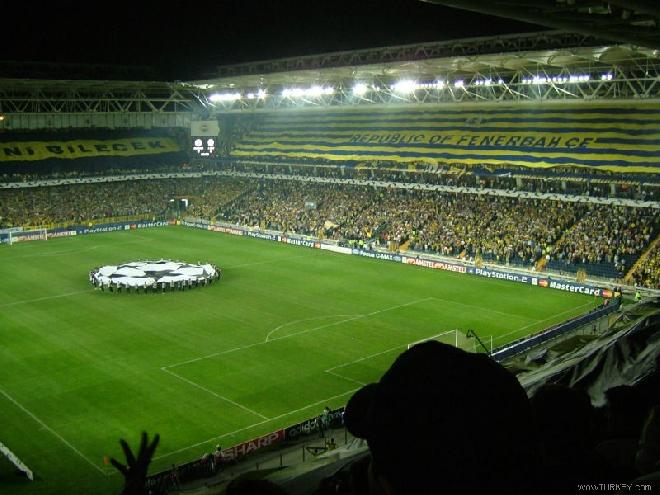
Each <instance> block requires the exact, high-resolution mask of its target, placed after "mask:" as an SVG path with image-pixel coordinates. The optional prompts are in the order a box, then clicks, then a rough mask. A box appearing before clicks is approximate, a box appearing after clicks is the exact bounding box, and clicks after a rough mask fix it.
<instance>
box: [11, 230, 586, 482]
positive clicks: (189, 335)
mask: <svg viewBox="0 0 660 495" xmlns="http://www.w3.org/2000/svg"><path fill="white" fill-rule="evenodd" d="M160 258H166V259H174V260H182V261H189V262H193V263H196V262H198V261H199V262H211V263H214V264H216V265H218V266H219V267H220V268H221V269H222V270H223V278H222V280H221V281H220V282H219V283H217V284H214V285H212V286H209V287H200V288H196V289H193V290H186V291H183V292H179V291H175V292H166V293H158V294H151V293H150V294H143V293H140V294H134V293H131V294H126V293H125V292H124V293H121V294H119V293H109V292H107V291H106V292H101V291H99V290H96V289H93V288H92V287H91V286H90V284H89V281H88V273H89V271H90V270H91V269H92V268H95V267H98V266H101V265H106V264H116V263H121V262H128V261H135V260H140V259H160ZM0 280H1V283H0V442H2V443H4V444H5V445H7V446H8V447H9V448H10V449H11V450H12V451H14V453H16V454H17V455H18V456H19V457H20V458H21V459H22V460H23V461H24V462H25V463H26V464H27V465H28V466H29V467H30V468H31V469H32V470H33V471H34V473H35V477H36V479H35V481H34V482H28V481H23V480H20V479H17V478H16V477H14V476H13V475H11V468H10V467H9V466H8V462H7V461H5V460H4V459H2V460H0V492H2V493H116V492H117V491H118V489H119V487H120V486H121V479H120V476H118V475H117V474H115V472H114V469H113V468H112V467H111V466H108V465H105V464H104V462H103V459H104V456H106V455H107V456H114V457H116V458H117V459H120V460H123V456H122V453H121V448H120V446H119V443H118V439H119V438H126V439H127V440H128V441H129V444H131V445H132V446H135V445H137V443H138V441H139V435H140V432H141V431H142V430H146V431H147V432H149V433H150V434H152V433H154V432H158V433H160V435H161V443H160V446H159V447H158V450H157V451H156V455H155V460H154V462H153V464H152V466H151V471H150V472H157V471H160V470H163V469H166V468H168V467H169V466H171V465H172V464H173V463H182V462H186V461H189V460H192V459H195V458H198V457H201V455H202V454H203V453H204V452H210V451H211V450H213V448H214V447H215V445H216V444H221V445H223V446H230V445H232V444H236V443H239V442H241V441H244V440H248V439H251V438H254V437H257V436H259V435H262V434H265V433H268V432H271V431H273V430H276V429H278V428H281V427H284V426H288V425H290V424H293V423H296V422H299V421H301V420H303V419H306V418H308V417H312V416H315V415H318V414H319V413H320V412H321V410H322V409H323V407H325V406H326V405H328V406H330V407H339V406H341V405H344V404H345V403H346V401H347V400H348V399H349V397H350V396H351V394H352V393H353V392H354V391H355V390H356V389H357V388H359V387H360V386H361V385H362V384H364V383H368V382H371V381H375V380H377V379H378V378H379V377H380V376H381V375H382V373H383V371H385V369H387V367H388V366H389V365H390V364H391V363H392V361H393V360H394V359H395V357H396V356H397V355H398V354H399V353H401V352H402V351H404V350H405V349H406V348H407V346H408V344H410V343H412V342H416V341H419V340H422V339H425V338H428V337H431V336H434V335H437V334H440V333H442V332H446V331H449V330H453V329H461V330H463V331H466V330H467V329H472V330H474V331H475V332H476V333H477V334H478V335H479V336H480V337H481V338H482V339H483V340H484V341H485V342H490V338H491V337H492V339H493V342H494V344H495V346H500V345H502V344H505V343H507V342H509V341H513V340H516V339H518V338H520V337H523V336H525V335H527V334H531V333H535V332H538V331H540V330H542V329H543V328H546V327H548V326H550V325H552V324H554V323H557V322H560V321H563V320H566V319H568V318H570V317H572V316H575V315H578V314H582V313H584V312H586V311H587V310H588V309H590V308H591V307H593V306H594V304H595V303H594V298H593V297H590V296H584V295H578V294H573V293H568V292H562V291H556V290H550V289H543V288H539V287H534V286H531V285H529V286H528V285H523V284H515V283H511V282H506V281H499V280H490V279H485V278H478V277H474V276H468V275H461V274H455V273H450V272H441V271H436V270H429V269H425V268H419V267H414V266H408V265H403V264H397V263H392V262H387V261H379V260H372V259H366V258H362V257H357V256H345V255H341V254H335V253H330V252H328V251H321V250H316V249H309V248H304V247H294V246H289V245H285V244H278V243H273V242H267V241H263V240H258V239H252V238H248V237H235V236H231V235H226V234H216V233H211V232H206V231H202V230H195V229H188V228H184V227H167V228H154V229H144V230H137V231H124V232H116V233H108V234H95V235H88V236H80V237H72V238H66V239H53V240H48V241H46V242H26V243H20V244H16V245H14V246H1V247H0ZM487 420H488V418H486V417H484V422H487Z"/></svg>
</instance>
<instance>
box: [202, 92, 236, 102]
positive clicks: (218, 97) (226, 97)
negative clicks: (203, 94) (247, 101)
mask: <svg viewBox="0 0 660 495" xmlns="http://www.w3.org/2000/svg"><path fill="white" fill-rule="evenodd" d="M240 99H241V94H240V93H213V94H212V95H210V96H209V101H211V102H212V103H218V102H222V101H236V100H240Z"/></svg>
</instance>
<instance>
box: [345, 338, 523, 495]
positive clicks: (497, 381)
mask: <svg viewBox="0 0 660 495" xmlns="http://www.w3.org/2000/svg"><path fill="white" fill-rule="evenodd" d="M344 418H345V421H346V425H347V427H348V429H349V431H350V432H351V433H352V434H353V435H355V436H357V437H359V438H364V439H366V440H367V442H368V444H369V448H370V450H371V454H372V473H373V476H372V479H377V480H379V482H382V483H384V486H385V487H386V488H385V489H384V490H381V491H382V492H384V493H393V494H396V495H401V494H404V493H406V494H407V493H415V494H419V495H421V494H425V493H429V494H430V493H434V494H435V493H440V492H441V491H442V492H446V493H471V492H476V491H483V492H490V491H493V490H497V491H498V492H503V493H524V492H525V491H526V487H527V486H528V484H527V483H528V482H531V480H532V477H533V471H534V470H533V463H532V462H531V459H532V456H531V437H532V435H531V431H532V428H531V425H532V421H531V412H530V406H529V401H528V399H527V396H526V394H525V391H524V390H523V388H522V387H521V386H520V384H519V383H518V381H517V379H516V378H515V377H514V376H513V375H512V374H511V373H509V372H508V371H506V370H505V369H504V368H503V367H502V366H501V365H499V364H498V363H496V362H495V361H493V360H491V359H490V358H489V357H488V356H486V355H482V354H470V353H467V352H464V351H462V350H460V349H457V348H455V347H452V346H449V345H445V344H441V343H439V342H435V341H429V342H425V343H422V344H418V345H416V346H414V347H412V348H410V349H409V350H407V351H406V352H404V353H403V354H401V355H400V356H399V357H398V358H397V359H396V361H395V362H394V364H392V366H391V367H390V369H389V370H388V371H387V372H385V374H384V375H383V377H382V378H381V379H380V381H379V382H377V383H372V384H369V385H366V386H365V387H363V388H362V389H360V390H359V391H358V392H356V393H355V394H354V395H353V397H352V398H351V399H350V401H349V403H348V405H347V407H346V412H345V416H344Z"/></svg>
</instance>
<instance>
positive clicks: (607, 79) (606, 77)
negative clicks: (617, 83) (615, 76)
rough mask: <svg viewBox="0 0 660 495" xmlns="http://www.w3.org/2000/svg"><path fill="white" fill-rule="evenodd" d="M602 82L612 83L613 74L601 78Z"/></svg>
mask: <svg viewBox="0 0 660 495" xmlns="http://www.w3.org/2000/svg"><path fill="white" fill-rule="evenodd" d="M600 79H601V81H611V80H612V74H603V75H602V76H600Z"/></svg>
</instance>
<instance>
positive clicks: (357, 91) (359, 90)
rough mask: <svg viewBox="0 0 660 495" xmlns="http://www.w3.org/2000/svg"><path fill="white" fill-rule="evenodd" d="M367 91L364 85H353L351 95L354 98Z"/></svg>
mask: <svg viewBox="0 0 660 495" xmlns="http://www.w3.org/2000/svg"><path fill="white" fill-rule="evenodd" d="M368 89H369V88H368V86H367V85H366V84H364V83H355V84H354V85H353V94H354V95H355V96H363V95H364V94H365V93H366V92H367V90H368Z"/></svg>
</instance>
